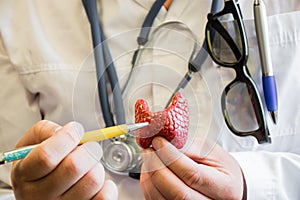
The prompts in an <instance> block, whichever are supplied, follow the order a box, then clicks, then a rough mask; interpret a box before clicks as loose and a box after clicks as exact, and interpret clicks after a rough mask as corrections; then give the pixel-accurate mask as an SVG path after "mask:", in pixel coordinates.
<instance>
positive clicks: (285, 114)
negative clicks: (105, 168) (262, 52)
mask: <svg viewBox="0 0 300 200" xmlns="http://www.w3.org/2000/svg"><path fill="white" fill-rule="evenodd" d="M153 2H154V0H122V1H117V0H103V1H101V3H100V4H99V5H100V9H99V10H100V12H101V21H102V24H103V27H104V31H105V35H106V37H107V38H108V43H109V46H110V49H111V52H112V55H113V57H114V59H115V63H116V66H117V67H116V68H117V71H118V75H119V77H120V83H121V86H123V85H124V82H125V80H126V77H127V75H128V72H129V69H130V62H131V56H132V51H133V50H134V49H135V48H136V47H137V46H136V37H137V34H138V31H137V28H139V27H140V25H141V24H142V22H143V20H144V17H145V15H146V14H147V12H148V10H149V8H150V6H151V5H152V3H153ZM209 3H210V1H208V0H189V1H180V0H174V1H173V3H172V5H171V7H170V9H169V11H168V12H167V11H166V10H165V9H164V8H162V10H161V11H160V13H159V14H158V16H157V18H156V20H155V22H154V26H158V25H161V24H162V23H165V22H167V21H174V20H175V21H181V22H183V23H185V24H187V26H188V27H189V28H190V29H191V30H192V31H193V33H194V34H195V35H196V39H197V40H198V41H199V43H201V42H202V41H203V38H204V27H205V22H206V14H207V13H208V11H209V7H210V5H209ZM240 3H241V8H242V12H243V16H244V22H245V26H246V30H247V36H248V42H249V52H250V55H249V60H248V63H247V65H248V67H249V69H250V71H251V73H252V76H253V79H254V80H255V82H256V84H257V86H258V88H259V90H260V92H261V91H262V89H261V88H262V87H261V71H260V61H259V55H258V49H257V42H256V36H255V29H254V23H253V13H252V3H253V2H252V1H246V0H241V1H240ZM266 4H267V8H268V10H267V13H268V15H269V17H268V24H269V32H270V46H271V54H272V63H273V66H274V73H275V76H276V80H277V89H278V94H279V122H278V124H277V125H274V124H272V122H271V120H270V117H269V116H267V118H268V125H269V129H270V133H271V137H272V144H268V145H258V144H257V142H256V140H255V139H254V138H252V137H244V138H241V137H237V136H235V135H233V134H232V133H230V131H229V130H228V129H227V127H226V125H225V123H224V121H223V117H222V114H221V112H220V94H221V92H222V90H223V89H224V87H225V86H226V85H227V83H228V82H229V81H230V80H232V76H233V75H232V71H230V70H226V69H224V68H222V67H221V68H219V67H217V66H216V65H215V64H213V63H212V61H211V59H207V62H206V63H205V66H203V69H202V72H201V75H199V74H197V75H195V76H194V77H195V78H193V80H192V82H191V84H190V86H189V87H188V88H187V89H186V91H185V94H186V95H187V96H188V98H189V101H190V106H191V107H192V109H191V117H192V123H191V131H190V132H193V133H194V134H193V133H192V135H201V136H203V137H207V138H209V139H212V140H214V141H216V142H218V143H219V144H221V145H222V146H223V147H224V148H225V149H226V150H228V151H229V152H231V153H232V155H233V156H234V157H235V158H236V159H237V161H238V162H239V164H240V165H241V168H242V169H243V172H244V174H245V178H246V181H247V186H248V198H249V199H300V191H299V187H298V186H299V185H300V147H299V144H300V123H299V122H300V105H299V103H298V99H299V98H300V79H299V78H298V69H297V67H298V65H299V64H298V63H299V62H300V46H299V45H300V23H299V19H300V2H299V1H297V0H287V1H281V0H273V1H266ZM0 31H1V32H0V77H1V78H0V85H1V90H0V91H1V92H0V102H1V109H0V151H4V150H7V149H11V148H13V147H14V145H15V144H16V143H17V141H18V140H19V139H20V138H21V137H22V135H23V134H24V133H25V132H26V130H28V129H29V127H31V126H32V125H33V124H34V123H35V122H36V121H38V120H40V119H42V118H45V119H49V120H53V121H56V122H58V123H60V124H64V123H67V122H69V121H72V120H76V121H79V122H81V123H82V124H83V125H84V127H85V129H86V130H91V129H95V128H99V127H103V126H104V124H103V121H102V117H101V114H99V113H101V112H99V105H98V97H97V92H96V91H97V90H96V75H95V69H94V67H93V65H92V64H91V65H89V64H90V61H91V52H92V41H91V35H90V27H89V23H88V20H87V17H86V15H85V11H84V9H83V7H82V4H81V2H80V0H76V1H75V0H64V1H60V0H52V1H29V0H22V1H13V0H10V1H7V0H1V1H0ZM165 39H166V38H165V37H164V38H163V39H160V38H159V37H158V38H157V39H155V41H154V42H153V43H155V44H159V45H161V44H164V43H163V41H165ZM185 39H186V38H185ZM174 44H177V43H176V41H175V42H174ZM182 44H184V43H180V44H179V45H182ZM151 45H152V44H151ZM175 48H176V47H175ZM177 51H178V52H177ZM174 52H175V55H176V56H175V57H174V56H173V57H172V58H174V59H166V58H168V56H172V55H174ZM176 53H177V54H176ZM146 54H147V56H143V58H142V61H141V62H143V63H144V65H145V67H144V68H142V67H141V68H138V69H137V70H136V71H135V72H134V75H133V77H134V78H133V79H134V80H133V81H132V83H131V86H130V89H129V90H128V91H129V92H128V94H127V96H126V97H125V98H124V99H125V100H124V102H125V108H126V114H127V120H128V121H133V105H134V103H135V100H136V99H137V98H147V99H148V100H149V101H151V105H152V106H153V107H155V108H156V109H158V108H160V109H161V108H162V106H163V105H164V103H163V102H165V101H166V99H168V95H169V94H170V90H171V89H170V88H173V87H174V86H176V84H177V80H178V81H179V78H178V77H182V74H184V73H185V72H186V60H187V59H188V55H189V52H186V51H184V50H181V49H178V48H176V50H175V51H174V49H172V53H170V51H168V53H166V52H164V51H157V52H156V51H155V52H154V51H149V52H146V53H145V55H146ZM178 55H184V56H182V57H180V56H178ZM145 63H146V64H145ZM147 63H156V64H155V66H152V68H148V67H149V66H148V65H147ZM182 66H184V67H182ZM149 69H150V70H149ZM143 70H145V71H143ZM149 77H151V78H149ZM174 80H175V81H174ZM203 80H204V81H203ZM153 81H154V82H155V83H154V84H149V82H153ZM164 93H167V94H168V95H162V94H164ZM193 106H194V107H193ZM187 146H188V145H187ZM199 150H201V149H200V148H199ZM203 153H204V154H205V153H208V152H203ZM9 177H10V175H9V165H6V166H4V167H3V166H2V167H1V168H0V180H1V181H2V182H4V183H6V184H10V178H9ZM107 178H111V179H113V180H114V181H115V182H116V184H117V185H118V188H119V199H142V198H143V194H142V191H141V189H140V186H139V182H138V181H136V180H133V179H131V178H128V177H125V176H118V175H113V174H111V173H109V172H107ZM0 191H1V192H0V199H13V195H12V193H11V190H9V189H0Z"/></svg>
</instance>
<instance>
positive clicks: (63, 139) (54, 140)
mask: <svg viewBox="0 0 300 200" xmlns="http://www.w3.org/2000/svg"><path fill="white" fill-rule="evenodd" d="M83 133H84V131H83V127H82V126H81V125H80V124H79V123H76V122H72V123H69V124H67V125H65V126H64V127H63V128H61V129H60V130H59V131H58V132H57V133H56V134H54V135H53V136H52V137H50V138H48V139H47V140H45V141H43V142H42V143H41V144H39V145H38V146H37V147H36V148H35V149H33V150H32V151H31V152H30V154H28V156H27V157H26V158H24V159H23V160H22V162H20V163H19V164H18V167H17V168H16V170H15V176H19V177H20V178H22V180H24V181H33V180H37V179H40V178H42V177H44V176H46V175H47V174H49V173H50V172H51V171H53V170H54V169H55V168H56V167H57V165H58V164H59V163H60V162H61V161H62V160H63V159H64V158H65V157H66V156H67V155H68V154H69V153H70V152H71V151H73V149H74V148H75V147H77V145H78V143H79V141H80V139H81V137H82V135H83Z"/></svg>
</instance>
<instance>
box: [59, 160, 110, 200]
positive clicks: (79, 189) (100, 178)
mask: <svg viewBox="0 0 300 200" xmlns="http://www.w3.org/2000/svg"><path fill="white" fill-rule="evenodd" d="M104 176H105V172H104V168H103V166H102V165H101V164H100V163H97V164H96V165H95V166H94V167H93V168H92V169H91V170H90V171H89V172H88V173H86V174H85V175H84V176H83V177H82V178H81V179H80V180H79V181H78V182H77V183H76V184H74V185H73V186H72V187H71V188H70V189H69V190H68V191H67V192H66V193H64V194H63V195H62V198H61V199H62V200H63V199H92V198H93V197H94V196H95V195H96V194H97V193H98V192H99V191H100V189H101V188H102V186H103V183H104Z"/></svg>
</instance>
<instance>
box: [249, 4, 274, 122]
mask: <svg viewBox="0 0 300 200" xmlns="http://www.w3.org/2000/svg"><path fill="white" fill-rule="evenodd" d="M254 21H255V29H256V35H257V41H258V47H259V53H260V60H261V65H262V84H263V91H264V96H265V101H266V105H267V109H268V111H269V112H270V114H271V117H272V120H273V122H274V123H275V124H276V123H277V115H278V114H277V112H278V99H277V89H276V82H275V77H274V74H273V67H272V61H271V53H270V46H269V38H268V36H269V33H268V24H267V14H266V7H265V5H264V2H263V1H262V0H254Z"/></svg>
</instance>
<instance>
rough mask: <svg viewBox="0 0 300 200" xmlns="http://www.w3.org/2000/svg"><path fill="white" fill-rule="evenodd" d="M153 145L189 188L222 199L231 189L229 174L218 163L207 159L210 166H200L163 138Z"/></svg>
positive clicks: (156, 140)
mask: <svg viewBox="0 0 300 200" xmlns="http://www.w3.org/2000/svg"><path fill="white" fill-rule="evenodd" d="M152 145H153V147H154V148H155V149H156V154H157V155H158V156H159V158H160V159H161V160H162V162H163V163H168V168H169V169H170V170H171V171H172V172H174V173H175V174H176V175H177V176H178V177H179V178H180V179H181V180H182V181H183V182H184V183H185V184H186V185H188V186H189V187H191V188H193V189H195V190H196V191H199V192H201V193H202V194H204V195H206V196H208V197H211V198H222V197H223V194H224V193H225V192H226V191H227V190H228V189H229V188H228V187H229V186H230V185H231V184H230V181H231V180H230V179H229V177H228V172H227V171H226V169H225V168H223V167H222V166H221V165H220V163H218V162H217V161H215V160H210V159H209V158H206V160H205V162H207V163H209V164H210V165H209V166H207V165H205V164H198V163H196V162H194V161H193V160H192V159H190V158H189V157H187V156H185V155H183V154H182V153H181V152H179V151H178V149H176V148H175V147H174V146H173V145H171V144H170V143H169V142H167V141H166V140H165V139H163V138H161V137H157V138H155V139H154V140H153V143H152ZM170 155H172V156H170ZM174 158H178V159H174Z"/></svg>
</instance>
